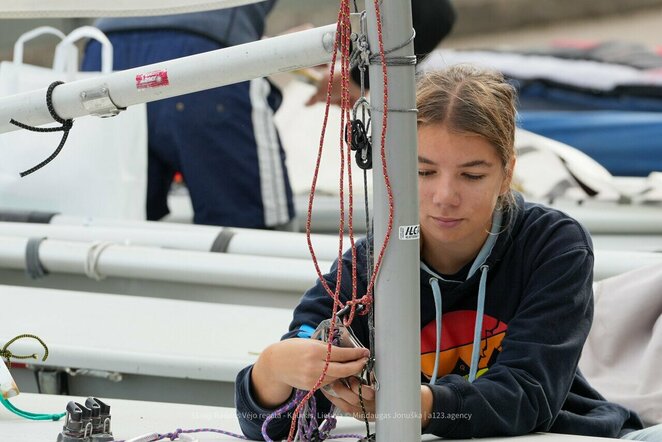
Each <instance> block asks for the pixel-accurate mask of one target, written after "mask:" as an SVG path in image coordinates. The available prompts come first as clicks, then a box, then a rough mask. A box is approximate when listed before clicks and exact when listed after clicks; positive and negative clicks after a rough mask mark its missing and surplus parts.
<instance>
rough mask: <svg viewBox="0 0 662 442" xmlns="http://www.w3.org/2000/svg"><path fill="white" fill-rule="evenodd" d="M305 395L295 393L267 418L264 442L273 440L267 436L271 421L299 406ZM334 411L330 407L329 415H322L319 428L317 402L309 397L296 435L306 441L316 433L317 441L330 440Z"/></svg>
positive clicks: (300, 417) (334, 424)
mask: <svg viewBox="0 0 662 442" xmlns="http://www.w3.org/2000/svg"><path fill="white" fill-rule="evenodd" d="M307 393H308V392H307V391H304V390H297V391H296V393H295V394H294V398H293V399H292V400H291V401H290V402H288V403H287V404H285V405H283V406H282V407H280V408H279V409H277V410H276V411H274V412H273V413H271V414H270V415H269V416H267V418H266V419H265V421H264V423H263V424H262V437H263V438H264V440H265V441H266V442H273V440H272V439H271V438H270V437H269V435H268V434H267V428H268V426H269V424H270V423H271V421H272V420H273V419H274V418H275V417H276V416H280V415H282V414H284V413H287V412H288V411H290V410H291V409H293V408H294V407H295V406H296V405H297V404H299V403H300V402H301V401H302V400H303V398H304V397H305V396H306V394H307ZM334 409H335V407H332V408H331V410H330V411H329V413H327V414H325V415H324V421H323V423H322V425H321V426H320V425H319V424H318V422H317V400H316V399H315V397H314V396H311V397H310V399H309V400H308V409H306V408H304V410H303V412H302V413H301V414H300V415H299V417H298V422H297V428H298V434H299V435H301V436H304V437H305V439H304V440H307V441H310V440H313V437H314V436H315V433H316V432H317V433H318V434H317V436H318V439H319V440H326V439H329V438H330V435H329V433H330V432H331V431H333V429H334V428H336V423H337V420H336V418H335V416H334ZM352 436H353V435H352ZM361 437H362V436H359V439H360V438H361ZM333 438H334V439H336V438H337V436H333Z"/></svg>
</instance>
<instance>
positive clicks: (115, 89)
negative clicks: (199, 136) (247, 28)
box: [0, 25, 335, 133]
mask: <svg viewBox="0 0 662 442" xmlns="http://www.w3.org/2000/svg"><path fill="white" fill-rule="evenodd" d="M334 38H335V25H328V26H323V27H319V28H314V29H309V30H306V31H300V32H295V33H291V34H286V35H281V36H278V37H272V38H268V39H264V40H259V41H254V42H251V43H246V44H243V45H238V46H232V47H229V48H224V49H218V50H216V51H210V52H205V53H202V54H196V55H191V56H188V57H183V58H178V59H175V60H169V61H164V62H162V63H154V64H151V65H147V66H141V67H137V68H134V69H127V70H125V71H120V72H115V73H113V74H110V75H103V76H99V77H95V78H89V79H85V80H78V81H73V82H71V83H66V84H62V85H60V86H58V87H56V88H55V90H54V91H53V107H54V109H55V112H56V113H57V114H58V115H59V116H60V117H61V118H63V119H70V118H77V117H81V116H84V115H91V114H92V113H94V110H92V109H86V107H85V106H86V104H85V103H84V102H83V97H90V96H98V95H104V94H105V93H106V92H107V93H108V95H109V96H110V99H111V100H112V102H113V103H114V104H115V105H116V106H117V107H119V108H125V107H128V106H131V105H134V104H139V103H149V102H151V101H156V100H162V99H165V98H170V97H175V96H179V95H184V94H188V93H191V92H198V91H202V90H206V89H212V88H215V87H219V86H225V85H227V84H233V83H239V82H241V81H247V80H251V79H254V78H258V77H264V76H267V75H271V74H275V73H278V72H287V71H291V70H296V69H300V68H303V67H310V66H316V65H319V64H323V63H327V62H329V61H330V60H331V53H332V52H333V41H334ZM255 60H259V61H260V62H259V63H255ZM45 97H46V88H44V89H40V90H36V91H30V92H25V93H21V94H17V95H11V96H8V97H3V98H0V133H5V132H11V131H14V130H17V129H18V127H16V126H14V125H13V124H11V123H10V122H9V121H10V120H11V119H12V118H13V119H15V120H16V121H19V122H21V123H24V124H28V125H31V126H39V125H42V124H46V123H52V122H53V118H52V116H51V115H50V113H49V111H48V107H47V106H46V99H45ZM88 107H89V105H88ZM73 130H76V129H75V125H74V129H73Z"/></svg>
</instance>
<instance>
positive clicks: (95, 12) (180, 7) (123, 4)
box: [0, 0, 262, 18]
mask: <svg viewBox="0 0 662 442" xmlns="http://www.w3.org/2000/svg"><path fill="white" fill-rule="evenodd" d="M260 1H262V0H140V1H135V0H113V1H110V2H109V1H107V0H57V1H53V0H41V1H36V0H12V1H3V2H0V18H61V17H131V16H136V17H139V16H146V15H167V14H182V13H186V12H198V11H208V10H211V9H223V8H232V7H235V6H241V5H246V4H249V3H258V2H260Z"/></svg>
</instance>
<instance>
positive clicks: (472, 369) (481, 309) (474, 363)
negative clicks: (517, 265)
mask: <svg viewBox="0 0 662 442" xmlns="http://www.w3.org/2000/svg"><path fill="white" fill-rule="evenodd" d="M489 270H490V267H489V266H488V265H482V266H480V272H481V274H480V285H479V286H478V302H477V306H476V307H477V308H476V324H475V326H474V342H473V348H472V349H471V365H470V366H469V382H473V381H475V380H476V373H477V372H478V360H479V356H480V342H481V336H480V335H481V334H482V331H483V316H484V315H485V287H486V285H487V272H488V271H489Z"/></svg>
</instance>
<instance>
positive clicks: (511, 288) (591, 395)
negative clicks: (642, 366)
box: [236, 195, 643, 439]
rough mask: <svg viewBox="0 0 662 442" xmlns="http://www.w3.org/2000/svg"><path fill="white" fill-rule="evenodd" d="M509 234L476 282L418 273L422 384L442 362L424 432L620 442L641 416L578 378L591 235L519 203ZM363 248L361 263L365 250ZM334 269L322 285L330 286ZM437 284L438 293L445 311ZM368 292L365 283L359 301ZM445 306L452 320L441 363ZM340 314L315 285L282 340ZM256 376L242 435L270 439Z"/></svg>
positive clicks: (274, 431) (359, 323) (347, 264)
mask: <svg viewBox="0 0 662 442" xmlns="http://www.w3.org/2000/svg"><path fill="white" fill-rule="evenodd" d="M502 225H503V227H502V228H501V229H500V233H499V235H498V237H496V241H495V242H494V245H493V248H492V250H491V253H490V254H489V256H487V257H486V259H485V260H484V261H483V262H481V263H478V264H481V271H476V272H475V273H474V272H471V271H470V268H471V267H472V264H474V263H469V264H467V266H465V268H463V269H462V270H460V271H459V272H458V273H457V274H455V275H441V274H439V273H438V272H436V271H435V270H434V269H432V268H430V266H428V265H426V263H421V273H420V275H421V276H420V277H421V281H420V284H421V291H420V298H421V299H420V303H421V370H422V373H421V382H422V383H426V384H427V383H429V382H430V379H431V377H432V375H433V373H432V371H433V367H434V365H435V359H437V364H438V370H437V373H438V376H437V379H436V381H435V383H434V385H431V389H432V392H433V396H434V402H433V414H432V419H431V421H430V423H429V425H428V426H427V428H426V429H425V432H426V433H432V434H434V435H436V436H441V437H451V438H471V437H487V436H515V435H521V434H526V433H531V432H536V431H547V432H558V433H569V434H582V435H592V436H603V437H619V436H621V435H623V434H625V433H628V432H630V431H633V430H637V429H641V428H642V427H643V425H642V422H641V420H640V419H639V417H638V416H637V415H636V414H635V413H634V412H632V411H630V410H628V409H625V408H623V407H621V406H619V405H616V404H613V403H609V402H607V401H605V399H604V398H603V397H602V396H601V395H600V394H599V393H598V392H597V391H595V390H594V389H593V388H591V386H590V385H589V384H588V383H587V381H586V380H585V379H584V377H583V376H582V375H581V373H580V372H579V370H578V368H577V364H578V362H579V357H580V354H581V351H582V347H583V345H584V342H585V340H586V337H587V335H588V332H589V329H590V327H591V321H592V317H593V291H592V282H593V250H592V244H591V240H590V237H589V235H588V233H587V232H586V230H585V229H584V228H583V227H582V226H581V225H580V224H579V223H578V222H577V221H575V220H574V219H572V218H570V217H568V216H567V215H565V214H564V213H562V212H560V211H558V210H554V209H550V208H547V207H544V206H541V205H537V204H531V203H525V202H524V200H523V199H522V197H521V196H520V195H516V209H515V210H513V211H511V212H509V214H506V216H505V218H504V220H503V221H502ZM358 247H359V256H363V257H364V256H365V241H361V242H359V245H358ZM336 265H337V263H336V264H334V266H333V268H332V269H331V270H330V272H329V273H328V274H327V275H325V279H326V280H327V281H328V283H329V285H330V286H331V287H332V288H333V287H334V286H335V284H334V277H335V275H336ZM342 265H343V266H344V269H343V281H342V296H343V300H346V299H349V297H351V280H350V278H351V276H350V275H351V272H350V269H351V255H350V254H349V253H345V255H344V258H343V262H342ZM365 265H366V262H365V258H363V259H362V260H361V261H360V262H359V272H358V275H365ZM483 274H485V276H482V275H483ZM467 277H468V279H467ZM481 277H483V278H486V281H485V282H486V284H485V287H486V289H485V290H484V293H485V299H484V312H483V314H482V315H481V316H480V317H482V328H481V336H480V339H481V341H480V351H477V355H478V356H477V358H478V364H477V367H476V368H475V371H476V376H477V377H476V379H475V381H473V382H469V380H468V377H469V376H468V375H469V372H470V370H471V367H470V364H471V360H472V359H471V355H472V350H473V334H474V324H475V322H476V319H477V317H478V315H477V305H478V304H479V302H478V292H479V285H480V279H481ZM434 280H436V282H434ZM433 284H438V288H439V293H440V295H441V296H440V298H441V299H440V301H438V302H435V299H434V294H433ZM366 286H367V284H366V280H365V278H364V277H363V278H361V279H360V280H359V287H360V289H359V296H362V294H364V293H365V289H366ZM435 290H436V289H435ZM439 304H441V305H439ZM438 307H441V311H442V312H443V314H442V317H441V319H442V320H441V323H442V333H441V340H440V343H439V344H440V345H439V347H440V351H439V356H436V348H437V346H436V342H437V338H436V323H437V318H436V316H438V315H437V314H436V311H437V308H438ZM331 309H332V302H331V298H330V297H329V296H328V295H327V294H326V292H325V290H324V288H323V287H322V285H321V284H320V282H319V281H318V282H317V284H316V285H315V286H314V287H313V288H311V289H310V290H308V291H307V292H306V293H305V295H304V296H303V298H302V300H301V302H300V304H299V305H298V306H297V308H296V309H295V311H294V319H293V321H292V323H291V324H290V331H289V332H288V333H287V334H285V335H284V336H283V339H288V338H293V337H297V336H298V337H306V336H309V333H310V330H311V329H314V328H316V326H317V324H319V323H320V322H321V321H322V320H324V319H327V318H328V317H329V316H330V314H331ZM352 329H353V331H354V332H355V334H356V336H357V337H358V338H359V339H360V340H361V342H362V343H363V344H364V345H365V346H366V347H368V342H369V339H368V324H367V319H366V317H365V316H357V317H356V319H354V322H353V324H352ZM251 368H252V367H247V368H245V369H244V370H242V371H241V372H240V373H239V375H238V376H237V383H236V406H237V413H238V416H239V421H240V424H241V428H242V430H243V431H244V434H245V435H246V436H247V437H249V438H252V439H262V436H261V432H260V427H261V425H262V422H263V421H264V418H265V417H266V416H268V415H269V414H270V411H271V410H265V409H262V408H261V407H260V406H259V405H258V404H257V403H256V402H255V401H254V400H253V395H252V393H251V385H250V373H251ZM316 397H317V400H318V404H323V405H322V407H321V409H323V410H328V407H329V402H328V401H327V400H326V399H325V398H324V396H323V395H322V394H320V393H319V392H318V393H317V396H316ZM318 408H320V405H318ZM288 430H289V420H288V418H287V416H284V417H282V418H280V419H276V420H274V421H273V422H272V423H271V425H270V426H269V430H268V433H269V435H270V437H272V438H279V437H285V436H286V435H287V432H288Z"/></svg>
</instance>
